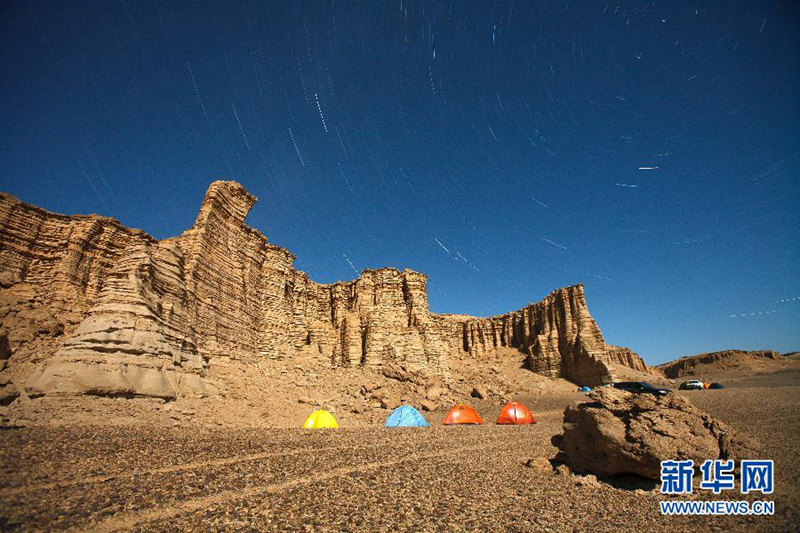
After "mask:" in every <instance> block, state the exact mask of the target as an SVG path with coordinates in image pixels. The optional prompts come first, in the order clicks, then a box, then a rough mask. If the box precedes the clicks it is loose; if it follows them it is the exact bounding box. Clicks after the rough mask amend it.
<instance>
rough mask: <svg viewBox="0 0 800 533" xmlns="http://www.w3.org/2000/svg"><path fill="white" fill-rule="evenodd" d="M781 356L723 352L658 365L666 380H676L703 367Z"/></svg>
mask: <svg viewBox="0 0 800 533" xmlns="http://www.w3.org/2000/svg"><path fill="white" fill-rule="evenodd" d="M782 358H783V356H782V355H781V354H779V353H778V352H774V351H772V350H754V351H752V352H748V351H744V350H725V351H722V352H710V353H701V354H699V355H692V356H689V357H682V358H680V359H677V360H675V361H671V362H669V363H664V364H663V365H658V367H657V368H660V369H661V370H662V371H663V372H664V375H665V376H667V377H668V378H678V377H680V376H683V375H685V374H691V373H694V372H696V371H699V370H700V369H702V368H703V367H704V366H707V365H716V366H719V365H720V364H732V365H733V364H742V363H752V362H755V361H757V360H759V359H761V360H764V359H769V360H773V361H775V360H779V359H782Z"/></svg>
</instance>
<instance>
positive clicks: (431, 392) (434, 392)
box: [425, 387, 447, 402]
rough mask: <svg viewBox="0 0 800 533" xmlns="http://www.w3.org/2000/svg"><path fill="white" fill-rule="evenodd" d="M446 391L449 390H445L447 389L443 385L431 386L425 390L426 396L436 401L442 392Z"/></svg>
mask: <svg viewBox="0 0 800 533" xmlns="http://www.w3.org/2000/svg"><path fill="white" fill-rule="evenodd" d="M445 392H447V391H445V389H443V388H442V387H431V388H430V389H428V390H427V391H425V398H427V399H428V400H430V401H432V402H435V401H436V400H438V399H439V398H441V397H442V394H444V393H445Z"/></svg>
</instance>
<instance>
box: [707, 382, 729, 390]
mask: <svg viewBox="0 0 800 533" xmlns="http://www.w3.org/2000/svg"><path fill="white" fill-rule="evenodd" d="M708 388H709V389H724V388H725V387H723V386H722V384H721V383H712V384H711V385H709V386H708Z"/></svg>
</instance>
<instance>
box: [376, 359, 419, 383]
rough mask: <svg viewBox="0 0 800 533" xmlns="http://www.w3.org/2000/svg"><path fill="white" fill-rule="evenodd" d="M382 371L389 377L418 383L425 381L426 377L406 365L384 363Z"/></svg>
mask: <svg viewBox="0 0 800 533" xmlns="http://www.w3.org/2000/svg"><path fill="white" fill-rule="evenodd" d="M381 371H382V372H383V375H384V376H385V377H387V378H389V379H396V380H397V381H403V382H410V383H417V384H423V383H425V379H423V377H422V376H421V375H420V374H419V373H418V372H415V371H413V370H411V369H409V368H406V367H405V366H404V365H399V364H395V363H384V364H383V367H382V368H381Z"/></svg>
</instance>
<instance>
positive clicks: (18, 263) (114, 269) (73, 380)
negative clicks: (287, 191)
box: [0, 181, 645, 398]
mask: <svg viewBox="0 0 800 533" xmlns="http://www.w3.org/2000/svg"><path fill="white" fill-rule="evenodd" d="M255 202H256V198H255V197H254V196H252V195H251V194H250V193H248V192H247V191H246V190H245V189H244V188H243V187H242V186H241V185H239V184H238V183H236V182H229V181H217V182H214V183H212V184H211V186H210V188H209V190H208V192H207V193H206V196H205V199H204V201H203V203H202V206H201V208H200V213H199V215H198V217H197V220H196V221H195V223H194V225H193V226H192V228H191V229H189V230H187V231H186V232H184V233H183V234H182V235H181V236H179V237H175V238H170V239H165V240H162V241H158V240H155V239H153V238H152V237H150V236H149V235H147V234H146V233H144V232H142V231H140V230H133V229H128V228H125V227H123V226H122V225H121V224H119V222H117V221H116V220H114V219H111V218H106V217H99V216H95V215H90V216H64V215H57V214H53V213H49V212H46V211H44V210H42V209H39V208H36V207H34V206H30V205H27V204H24V203H22V202H20V201H19V200H17V199H16V198H14V197H12V196H9V195H6V194H2V195H0V285H1V286H2V288H0V319H2V330H0V341H2V342H7V344H8V347H7V349H6V348H4V358H6V359H8V358H9V357H10V359H9V368H10V369H12V370H13V369H14V368H17V369H18V370H16V373H15V374H14V375H15V377H17V378H19V377H20V376H21V375H22V373H23V371H22V370H19V369H21V368H27V367H26V366H25V364H28V365H29V366H30V365H36V370H35V371H34V372H33V373H32V375H30V376H29V379H27V390H28V392H29V393H31V394H33V395H38V394H53V393H89V394H102V395H122V396H138V395H144V396H155V397H164V398H172V397H176V396H179V395H200V396H203V395H207V394H214V392H215V390H214V388H213V387H211V386H210V384H209V383H207V382H206V381H205V380H204V376H205V375H206V374H207V367H208V363H209V361H211V360H212V359H214V358H229V359H238V360H244V361H252V360H256V359H257V358H263V357H265V358H292V359H297V360H298V362H299V363H302V361H303V360H309V359H314V360H317V361H325V362H326V363H327V362H329V363H330V364H332V365H336V366H343V367H361V366H370V365H383V364H385V363H402V364H403V365H404V366H405V367H407V368H408V369H411V370H413V371H421V372H425V373H429V374H438V375H441V376H444V377H447V376H449V374H450V363H451V361H452V360H453V359H454V358H458V357H461V356H463V357H466V356H471V357H478V358H480V357H482V356H486V355H487V354H489V353H491V352H492V350H494V349H496V348H499V347H513V348H517V349H519V350H520V352H521V354H525V356H526V357H527V359H528V363H529V365H530V368H531V369H532V370H533V371H535V372H539V373H542V374H545V375H548V376H559V377H566V378H568V379H572V380H574V381H576V382H578V383H580V384H596V383H599V382H602V381H608V380H609V379H611V378H612V376H611V372H610V370H609V366H608V364H609V363H618V364H623V365H626V366H630V367H632V368H637V369H639V368H645V367H644V363H643V362H642V361H641V359H639V357H638V356H636V354H634V353H633V352H631V351H630V350H627V349H624V348H617V347H612V346H609V345H607V344H605V341H604V340H603V337H602V334H601V333H600V330H599V328H598V327H597V325H596V324H595V322H594V320H593V319H592V317H591V315H590V314H589V311H588V309H587V307H586V301H585V296H584V292H583V287H582V286H581V285H576V286H574V287H567V288H564V289H559V290H557V291H554V292H553V293H552V294H550V295H549V296H548V297H547V298H545V299H544V300H542V301H541V302H539V303H537V304H531V305H529V306H528V307H526V308H524V309H522V310H519V311H515V312H513V313H509V314H507V315H503V316H500V317H493V318H488V319H478V318H473V317H467V316H463V315H458V316H454V315H435V314H433V313H431V312H430V311H429V308H428V299H427V291H426V277H425V276H424V275H423V274H420V273H417V272H413V271H411V270H404V271H402V272H401V271H398V270H396V269H391V268H386V269H378V270H365V271H364V272H363V273H362V274H361V276H360V277H359V278H358V279H356V280H354V281H349V282H340V283H335V284H330V285H325V284H319V283H315V282H313V281H311V280H309V279H308V276H307V275H306V274H305V273H303V272H300V271H297V270H295V269H294V268H293V266H292V263H293V261H294V256H293V255H292V254H291V253H290V252H288V251H287V250H285V249H283V248H281V247H279V246H276V245H274V244H271V243H269V242H268V241H267V239H266V237H265V236H264V235H262V234H261V233H260V232H259V231H258V230H255V229H253V228H250V227H248V226H247V225H246V224H245V223H244V220H245V217H246V216H247V214H248V212H249V210H250V209H251V208H252V206H253V205H254V204H255ZM3 346H5V344H4V345H3ZM5 352H8V353H7V354H6V353H5ZM2 364H3V365H5V362H3V363H2ZM0 369H2V367H0ZM29 373H30V372H29ZM26 377H28V376H26Z"/></svg>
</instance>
